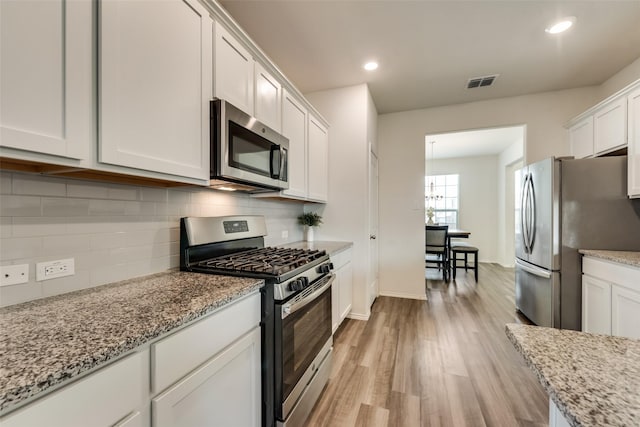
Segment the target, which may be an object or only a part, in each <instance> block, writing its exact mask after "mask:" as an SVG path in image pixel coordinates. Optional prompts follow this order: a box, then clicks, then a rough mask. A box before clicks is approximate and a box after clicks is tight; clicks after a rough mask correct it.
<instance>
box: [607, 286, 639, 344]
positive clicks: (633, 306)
mask: <svg viewBox="0 0 640 427" xmlns="http://www.w3.org/2000/svg"><path fill="white" fill-rule="evenodd" d="M611 303H612V304H611V333H612V335H614V336H617V337H627V338H634V339H640V328H639V327H638V325H640V292H636V291H633V290H631V289H627V288H623V287H622V286H617V285H613V286H612V287H611Z"/></svg>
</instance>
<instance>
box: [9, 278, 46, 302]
mask: <svg viewBox="0 0 640 427" xmlns="http://www.w3.org/2000/svg"><path fill="white" fill-rule="evenodd" d="M40 283H41V282H36V281H33V282H31V281H30V282H29V283H24V284H22V285H14V286H0V307H5V306H8V305H14V304H20V303H22V302H27V301H32V300H34V299H38V298H42V296H43V295H42V285H41V284H40Z"/></svg>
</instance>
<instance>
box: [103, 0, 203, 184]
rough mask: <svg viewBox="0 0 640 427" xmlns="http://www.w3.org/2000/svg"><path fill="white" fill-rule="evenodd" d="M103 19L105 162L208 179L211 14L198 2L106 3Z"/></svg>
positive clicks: (186, 0) (193, 0) (173, 0)
mask: <svg viewBox="0 0 640 427" xmlns="http://www.w3.org/2000/svg"><path fill="white" fill-rule="evenodd" d="M99 18H100V26H99V28H100V34H99V50H100V74H99V76H100V81H99V85H100V86H99V91H100V92H99V99H100V103H99V120H100V123H99V130H100V133H99V160H100V162H103V163H110V164H115V165H119V166H126V167H130V168H136V169H144V170H148V171H154V172H161V173H165V174H171V175H176V176H183V177H187V178H196V179H201V180H203V181H206V180H208V178H209V100H210V98H211V52H212V48H211V34H212V31H213V30H212V19H211V18H210V16H209V12H208V11H207V10H206V9H205V8H204V7H202V6H201V5H200V3H198V1H197V0H168V1H162V2H156V1H103V2H100V15H99ZM176 180H178V181H179V179H176Z"/></svg>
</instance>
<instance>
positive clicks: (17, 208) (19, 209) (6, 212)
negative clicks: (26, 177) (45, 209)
mask: <svg viewBox="0 0 640 427" xmlns="http://www.w3.org/2000/svg"><path fill="white" fill-rule="evenodd" d="M40 215H42V200H41V198H40V197H33V196H12V195H2V196H0V216H40Z"/></svg>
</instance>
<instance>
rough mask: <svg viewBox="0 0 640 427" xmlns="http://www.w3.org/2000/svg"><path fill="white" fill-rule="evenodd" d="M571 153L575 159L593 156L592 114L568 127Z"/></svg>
mask: <svg viewBox="0 0 640 427" xmlns="http://www.w3.org/2000/svg"><path fill="white" fill-rule="evenodd" d="M569 146H570V148H571V155H572V156H573V157H575V158H577V159H583V158H585V157H589V156H593V116H588V117H586V118H585V119H583V120H581V121H579V122H578V123H576V124H575V125H573V126H571V127H570V128H569Z"/></svg>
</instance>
